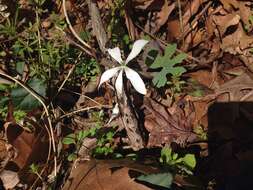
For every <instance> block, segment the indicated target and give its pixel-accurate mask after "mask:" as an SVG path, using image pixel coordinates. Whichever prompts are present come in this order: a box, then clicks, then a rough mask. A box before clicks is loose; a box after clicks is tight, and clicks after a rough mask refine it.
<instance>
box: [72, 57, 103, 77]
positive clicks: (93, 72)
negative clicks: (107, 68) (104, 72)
mask: <svg viewBox="0 0 253 190" xmlns="http://www.w3.org/2000/svg"><path fill="white" fill-rule="evenodd" d="M75 73H76V74H77V75H80V76H81V77H83V78H84V80H85V81H89V80H91V81H95V80H96V77H97V74H98V73H99V66H98V64H97V62H96V60H95V59H81V60H80V64H78V65H77V66H76V69H75Z"/></svg>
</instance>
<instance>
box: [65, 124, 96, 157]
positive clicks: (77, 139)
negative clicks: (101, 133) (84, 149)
mask: <svg viewBox="0 0 253 190" xmlns="http://www.w3.org/2000/svg"><path fill="white" fill-rule="evenodd" d="M95 130H96V128H92V129H91V130H90V131H79V132H78V133H71V134H69V135H67V136H66V137H64V138H63V140H62V143H63V144H66V145H71V144H73V145H75V151H74V152H73V153H71V154H69V155H68V161H73V160H75V159H76V158H77V153H78V150H79V149H80V148H81V146H82V140H83V139H84V138H85V137H87V136H88V135H89V134H91V133H94V132H93V131H95Z"/></svg>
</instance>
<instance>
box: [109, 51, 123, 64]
mask: <svg viewBox="0 0 253 190" xmlns="http://www.w3.org/2000/svg"><path fill="white" fill-rule="evenodd" d="M107 51H108V53H109V54H110V56H112V58H113V59H115V60H116V61H117V62H118V63H120V64H121V63H122V62H123V60H122V58H121V53H120V49H119V48H118V47H116V48H113V49H108V50H107Z"/></svg>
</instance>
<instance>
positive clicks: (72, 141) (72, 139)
mask: <svg viewBox="0 0 253 190" xmlns="http://www.w3.org/2000/svg"><path fill="white" fill-rule="evenodd" d="M75 137H76V135H75V134H74V133H71V134H69V135H67V136H66V137H64V138H63V139H62V143H63V144H76V140H75Z"/></svg>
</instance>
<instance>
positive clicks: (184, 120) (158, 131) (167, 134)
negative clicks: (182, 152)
mask: <svg viewBox="0 0 253 190" xmlns="http://www.w3.org/2000/svg"><path fill="white" fill-rule="evenodd" d="M144 107H145V108H146V111H147V112H148V113H146V115H145V122H144V126H145V128H146V129H147V131H148V132H149V140H148V147H153V146H161V145H162V144H164V143H167V144H170V143H172V142H176V143H178V144H180V145H182V146H183V145H185V144H186V142H190V141H192V140H193V139H194V138H195V137H196V136H195V135H194V134H193V133H192V121H193V120H194V117H195V114H194V111H193V107H192V106H190V113H189V114H188V115H187V116H186V115H185V113H184V110H182V109H181V108H179V107H178V106H176V107H175V109H174V110H175V111H174V113H173V114H170V113H168V112H167V110H166V109H165V107H164V106H163V105H161V104H159V103H157V102H155V101H154V100H152V99H150V98H145V99H144Z"/></svg>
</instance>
